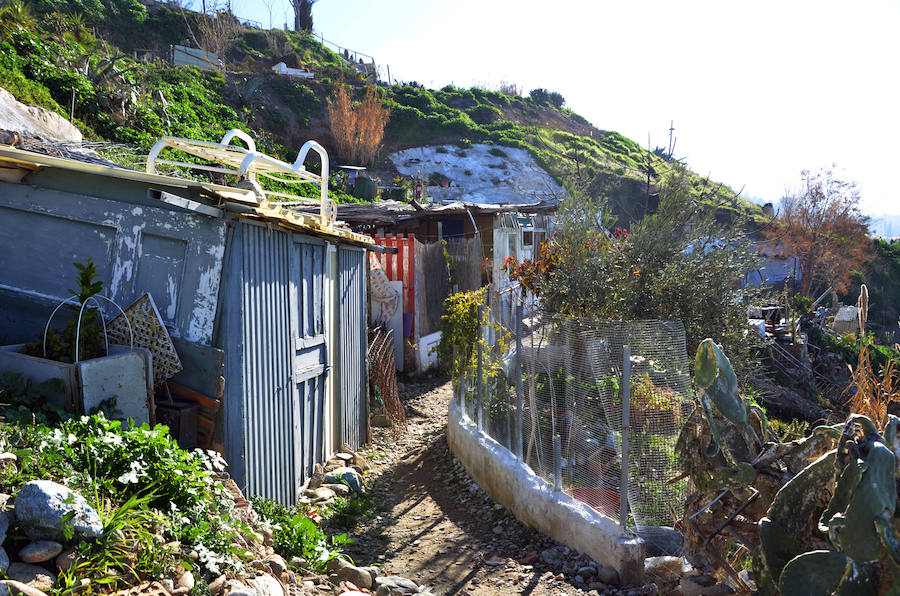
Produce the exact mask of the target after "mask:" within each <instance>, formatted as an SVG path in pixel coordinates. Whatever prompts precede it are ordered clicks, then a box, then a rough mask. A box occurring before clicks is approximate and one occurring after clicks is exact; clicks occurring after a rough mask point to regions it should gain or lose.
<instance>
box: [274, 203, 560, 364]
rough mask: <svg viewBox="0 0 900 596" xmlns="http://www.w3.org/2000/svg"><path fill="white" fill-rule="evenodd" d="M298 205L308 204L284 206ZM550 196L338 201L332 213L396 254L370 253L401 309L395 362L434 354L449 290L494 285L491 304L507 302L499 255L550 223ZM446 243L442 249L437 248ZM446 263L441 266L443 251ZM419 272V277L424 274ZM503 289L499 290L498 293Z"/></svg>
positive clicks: (517, 251) (523, 251) (531, 246)
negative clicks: (512, 200)
mask: <svg viewBox="0 0 900 596" xmlns="http://www.w3.org/2000/svg"><path fill="white" fill-rule="evenodd" d="M292 208H293V209H294V210H295V211H297V212H300V213H308V212H311V210H312V209H313V207H310V206H296V207H292ZM556 208H557V203H556V201H553V200H550V201H541V202H536V203H529V204H487V203H472V202H463V201H450V202H448V203H446V204H441V203H426V204H424V205H420V204H418V203H415V204H411V203H405V202H401V201H380V202H376V203H369V204H346V205H339V206H338V212H337V218H338V220H339V221H341V222H342V223H346V224H347V225H348V226H349V227H350V228H351V229H353V230H356V231H357V232H360V233H366V234H370V235H372V237H373V238H374V241H375V243H376V244H378V245H379V246H386V247H389V248H396V249H397V251H398V254H397V255H396V257H394V256H392V255H390V254H385V255H377V256H378V261H379V263H378V265H379V266H380V268H381V269H382V270H383V271H384V273H385V274H386V276H387V278H388V279H389V280H391V281H392V282H397V284H398V285H399V284H401V283H402V288H398V289H399V291H400V292H401V295H400V297H399V298H400V299H399V304H400V305H402V307H401V313H400V315H401V317H400V318H399V323H398V324H397V326H396V328H395V329H394V331H395V334H394V335H395V337H402V338H405V341H406V345H405V347H406V349H401V348H400V347H398V348H397V357H396V361H397V363H398V365H403V361H404V360H405V361H406V366H408V367H412V368H423V367H425V366H428V365H429V364H431V363H433V362H434V357H433V354H430V350H431V348H432V347H433V346H434V345H436V343H437V342H438V341H439V340H440V334H439V333H438V330H439V328H440V316H441V311H442V307H443V303H444V299H445V298H446V297H447V296H448V295H449V294H450V293H452V292H455V291H470V290H476V289H478V288H480V287H483V286H485V285H494V286H496V288H497V290H498V292H496V294H497V295H502V296H505V297H506V299H505V302H503V304H497V305H495V306H496V307H497V308H498V310H497V311H496V312H498V313H500V312H501V310H499V309H500V308H501V307H502V308H503V312H506V313H507V315H504V316H505V317H506V316H508V311H509V308H510V304H511V302H510V298H509V296H510V294H509V291H511V290H512V289H515V288H518V284H516V283H511V282H510V280H509V277H508V275H507V274H506V272H505V271H504V269H503V263H504V261H505V259H506V258H507V257H511V258H513V259H515V260H517V261H521V260H523V259H525V258H531V257H532V256H533V255H534V254H536V252H537V250H538V248H539V247H540V245H541V243H542V242H544V241H545V240H546V239H547V238H549V235H550V233H551V232H552V229H553V223H554V214H555V212H556ZM445 251H446V254H445ZM447 257H449V258H450V261H451V262H452V263H453V265H452V266H453V271H452V272H451V271H449V269H448V259H447ZM425 280H427V282H426V281H425ZM503 290H506V292H505V293H503Z"/></svg>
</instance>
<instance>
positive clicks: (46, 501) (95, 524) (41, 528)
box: [15, 480, 103, 540]
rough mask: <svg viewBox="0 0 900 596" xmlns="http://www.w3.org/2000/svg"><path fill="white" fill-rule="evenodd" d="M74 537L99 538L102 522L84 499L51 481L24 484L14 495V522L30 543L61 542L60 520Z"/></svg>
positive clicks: (61, 527) (61, 528)
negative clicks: (66, 520) (70, 530)
mask: <svg viewBox="0 0 900 596" xmlns="http://www.w3.org/2000/svg"><path fill="white" fill-rule="evenodd" d="M73 511H74V512H75V514H74V517H72V518H71V519H70V520H69V521H68V522H67V523H68V525H69V527H71V528H72V529H73V530H74V531H75V534H76V535H77V536H84V537H85V538H99V537H100V535H101V534H102V533H103V522H101V521H100V516H99V515H97V512H96V511H94V508H93V507H91V506H90V505H88V504H87V501H85V500H84V497H82V496H81V495H79V494H78V493H76V492H74V491H72V490H69V489H68V488H66V487H65V486H63V485H61V484H57V483H55V482H51V481H50V480H32V481H31V482H27V483H26V484H25V485H24V486H23V487H22V488H21V489H20V490H19V493H18V494H17V495H16V509H15V512H16V519H17V520H18V522H19V525H20V526H21V527H22V529H23V530H24V531H25V534H27V535H28V537H29V538H31V539H32V540H44V539H51V540H52V539H55V540H62V539H63V525H64V523H63V518H64V517H66V515H67V514H69V513H70V512H73Z"/></svg>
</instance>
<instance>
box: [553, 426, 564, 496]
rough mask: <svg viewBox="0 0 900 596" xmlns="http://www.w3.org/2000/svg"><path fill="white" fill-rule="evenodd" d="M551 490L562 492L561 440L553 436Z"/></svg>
mask: <svg viewBox="0 0 900 596" xmlns="http://www.w3.org/2000/svg"><path fill="white" fill-rule="evenodd" d="M553 490H555V491H557V492H559V491H561V490H562V439H561V438H560V437H559V435H558V434H556V435H553Z"/></svg>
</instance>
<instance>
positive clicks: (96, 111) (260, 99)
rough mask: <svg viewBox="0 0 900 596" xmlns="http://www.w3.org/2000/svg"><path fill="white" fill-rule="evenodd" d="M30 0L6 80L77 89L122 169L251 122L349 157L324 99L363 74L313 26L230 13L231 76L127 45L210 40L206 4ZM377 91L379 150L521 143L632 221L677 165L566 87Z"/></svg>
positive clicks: (65, 101) (274, 147)
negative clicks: (590, 118)
mask: <svg viewBox="0 0 900 596" xmlns="http://www.w3.org/2000/svg"><path fill="white" fill-rule="evenodd" d="M15 2H16V0H11V2H10V4H11V3H15ZM23 6H24V11H20V12H24V15H25V16H24V17H22V16H21V14H20V15H19V16H16V17H11V16H10V15H9V14H7V15H4V16H2V17H0V21H2V24H3V30H4V31H5V32H6V35H5V40H4V41H3V42H0V86H2V87H4V88H6V89H7V90H8V91H10V92H11V93H12V94H13V95H14V96H15V97H16V98H17V99H18V100H20V101H22V102H25V103H29V104H35V105H39V106H41V107H45V108H47V109H50V110H52V111H55V112H57V113H59V114H62V115H64V116H66V117H68V116H69V108H70V106H71V102H72V100H73V97H72V96H73V94H74V110H73V113H74V121H75V124H76V125H78V126H79V128H81V129H82V132H83V133H84V134H85V136H86V137H87V138H90V139H95V140H102V141H110V142H114V143H124V144H128V145H130V146H133V147H134V150H133V151H131V152H129V151H125V152H121V151H120V152H118V153H117V157H116V159H117V160H118V161H120V162H122V163H123V164H124V165H130V166H133V167H140V163H141V159H142V158H139V157H135V155H143V154H145V153H146V151H147V150H148V149H149V147H150V146H151V144H152V143H153V142H154V141H155V140H156V139H158V138H159V137H161V136H164V135H173V136H180V137H191V138H196V139H200V140H217V139H219V138H221V136H222V135H223V134H224V133H225V132H226V131H227V130H229V129H231V128H238V129H241V130H245V131H247V132H250V133H251V134H253V135H254V136H255V137H256V138H257V139H258V145H259V146H260V148H261V150H263V151H265V152H267V153H270V154H272V155H276V156H278V157H280V158H281V159H284V160H285V161H289V162H290V161H293V159H294V157H295V156H296V153H295V151H296V150H297V148H298V147H299V146H300V144H302V143H303V142H304V141H305V140H306V139H307V138H316V139H318V140H320V141H321V142H323V143H324V144H325V146H326V148H328V149H329V150H331V151H332V153H333V159H334V160H335V161H338V160H340V159H342V158H344V157H345V156H341V155H337V154H336V153H334V152H333V147H334V144H333V142H332V139H331V137H330V133H329V132H328V121H327V116H326V114H325V106H326V101H327V99H328V98H329V97H331V96H332V95H333V93H334V85H335V84H337V83H338V82H346V83H349V84H351V85H352V86H353V87H354V88H355V94H356V98H357V99H359V98H360V97H361V95H362V92H363V81H362V79H361V78H360V76H359V75H358V73H357V72H356V71H355V70H354V69H353V68H352V67H351V66H350V65H349V64H348V63H347V62H346V61H345V60H344V59H343V58H342V57H341V56H339V55H338V54H335V53H334V52H332V51H330V50H328V49H327V48H325V47H324V46H322V45H321V44H320V43H318V41H316V39H315V38H313V37H311V36H309V35H307V34H303V33H299V32H292V31H288V32H285V31H277V30H274V31H260V30H256V29H251V28H248V27H244V26H242V25H240V23H238V22H237V20H236V19H234V17H231V16H229V15H220V16H219V17H218V18H219V19H222V23H221V24H222V25H223V27H225V26H227V27H225V28H226V29H227V30H228V31H229V35H230V36H231V39H232V41H231V42H230V44H229V45H228V46H227V50H226V51H225V55H224V56H223V57H224V59H225V61H226V62H227V63H228V65H229V66H228V70H227V72H226V73H224V74H222V73H218V72H203V71H199V70H197V69H194V68H186V67H172V66H169V65H168V64H167V63H165V62H164V61H161V60H159V59H156V60H155V61H149V62H145V61H142V60H136V59H134V58H132V57H131V55H130V54H131V52H132V51H134V50H136V49H141V50H152V51H154V52H155V55H157V56H164V55H166V52H167V51H168V48H169V46H170V44H173V43H180V42H182V41H183V40H186V39H187V40H194V41H196V40H197V39H200V38H202V35H203V31H202V28H201V27H200V26H199V21H200V20H201V17H200V15H198V14H197V13H194V12H190V11H180V10H173V9H172V8H169V7H167V6H166V5H162V4H152V5H149V6H146V7H145V6H144V5H142V4H140V3H139V2H137V0H35V1H34V2H32V3H30V4H27V5H23ZM89 26H90V27H93V29H94V31H96V32H97V34H98V38H96V39H95V38H94V36H93V35H92V33H91V32H90V31H89V29H88V27H89ZM277 60H283V61H285V62H286V63H287V64H288V66H291V67H303V68H308V69H311V70H313V71H314V72H315V73H316V80H315V81H305V80H304V81H302V82H298V81H296V80H291V79H287V78H285V77H281V76H279V75H276V74H274V73H272V72H271V68H270V67H271V64H272V63H273V62H275V61H277ZM380 96H381V97H382V99H383V100H384V101H386V102H388V103H390V104H391V119H390V122H389V124H388V127H387V130H386V134H385V138H384V148H383V154H385V153H387V152H389V151H393V150H396V149H401V148H405V147H410V146H417V145H429V144H439V143H448V142H450V143H452V142H457V143H460V144H461V145H466V144H470V143H472V142H478V143H488V144H495V145H498V146H504V147H517V148H521V149H524V150H526V151H528V152H529V153H531V155H533V156H534V158H535V160H536V161H537V163H538V164H539V165H540V166H541V167H543V168H544V169H545V170H546V171H547V172H548V173H550V174H551V175H552V176H554V177H555V178H556V179H557V180H558V181H560V182H570V181H571V180H572V179H573V178H575V179H577V180H578V181H579V183H580V184H581V185H582V186H586V187H587V190H588V192H589V193H591V194H601V193H604V194H608V195H610V196H612V197H614V199H613V201H612V206H613V207H614V208H616V215H617V216H618V217H619V220H620V221H623V222H627V221H632V220H634V219H637V218H638V215H639V214H638V213H633V212H632V211H633V210H632V209H631V208H630V206H632V205H634V204H636V203H637V202H640V203H641V204H643V202H644V201H645V200H646V195H647V189H646V181H647V177H648V171H649V176H650V181H651V183H652V184H654V185H655V184H656V183H658V182H659V181H660V180H661V176H662V175H663V174H664V173H665V172H667V171H669V169H670V166H671V165H672V164H671V163H669V162H667V161H666V159H665V158H664V157H661V156H659V155H656V154H654V153H652V152H648V151H647V150H646V149H644V148H641V147H640V146H639V145H638V144H637V143H635V142H634V141H632V140H630V139H628V138H626V137H624V136H622V135H620V134H619V133H616V132H612V131H602V130H599V129H596V128H594V127H593V126H591V125H590V123H588V122H587V121H586V120H585V119H584V118H582V117H580V116H578V115H577V114H575V113H574V112H572V111H571V110H569V109H567V108H565V107H563V106H564V103H565V100H564V98H563V97H562V96H561V95H560V94H558V93H555V92H551V91H547V90H545V89H536V90H534V92H532V93H531V95H530V96H527V97H523V96H519V95H514V94H505V93H501V92H498V91H489V90H485V89H480V88H471V89H461V88H457V87H454V86H452V85H450V86H447V87H444V88H443V89H440V90H429V89H425V88H423V87H421V86H420V85H418V84H416V83H410V84H402V85H394V86H389V87H381V89H380ZM384 165H385V166H386V167H388V168H390V167H392V166H390V165H389V164H384ZM690 187H691V189H692V191H693V192H694V194H695V197H696V198H697V199H699V200H702V198H703V196H704V195H705V190H706V188H707V185H706V182H705V181H704V180H702V179H701V178H700V177H699V176H696V175H693V174H692V175H691V183H690ZM331 188H332V191H334V192H333V196H334V198H335V199H336V200H340V201H346V200H351V199H352V198H351V197H349V196H347V195H346V194H343V193H341V192H338V190H339V188H338V186H337V185H336V184H333V185H332V187H331ZM279 190H281V189H279ZM302 194H305V195H308V196H316V189H315V188H312V187H311V186H308V187H306V188H303V191H302ZM720 194H722V193H721V191H720ZM724 194H726V195H728V196H729V198H730V201H729V203H730V204H726V206H725V210H726V211H728V210H729V209H730V210H740V211H749V212H751V213H752V212H755V211H758V208H757V207H755V206H752V205H750V204H748V203H746V202H745V201H743V199H740V198H739V197H736V196H735V195H734V193H733V192H725V193H724Z"/></svg>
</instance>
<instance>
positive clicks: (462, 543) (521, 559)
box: [348, 377, 655, 595]
mask: <svg viewBox="0 0 900 596" xmlns="http://www.w3.org/2000/svg"><path fill="white" fill-rule="evenodd" d="M400 391H401V400H402V401H403V402H404V405H405V407H406V414H407V417H408V421H409V423H408V426H407V428H406V430H405V432H402V433H398V434H395V433H393V432H392V431H391V430H388V429H373V435H374V437H373V441H372V447H371V449H370V450H369V451H367V454H368V456H369V458H370V460H371V461H372V463H373V464H374V465H373V470H372V471H371V472H370V473H369V476H368V477H369V478H372V479H373V484H372V488H371V492H372V494H373V496H374V499H373V501H374V502H375V503H376V504H377V507H376V510H375V511H373V512H372V513H371V516H370V517H368V518H365V519H362V520H360V525H359V526H358V527H357V528H356V530H354V531H353V535H354V537H355V538H356V544H354V545H352V546H350V548H349V549H348V553H349V554H350V555H351V556H352V557H353V559H354V561H355V563H356V564H357V565H370V564H375V565H382V566H383V568H384V570H385V572H386V573H388V574H395V575H400V576H403V577H409V578H410V579H412V580H414V581H415V582H417V583H418V584H420V585H424V586H427V587H429V588H431V590H432V591H433V592H434V593H436V594H471V595H476V594H478V595H481V594H485V595H493V594H498V595H499V594H529V595H531V594H533V595H544V594H547V595H549V594H583V593H585V592H588V593H592V594H613V593H618V590H615V589H614V588H612V586H608V587H607V586H606V585H605V584H602V583H599V578H598V577H596V575H597V573H598V572H599V573H600V575H601V576H602V571H598V568H597V566H596V564H594V563H592V562H591V561H589V560H588V559H587V558H585V557H582V556H579V555H578V554H577V553H574V552H569V549H568V548H566V547H563V546H561V545H556V544H555V543H554V542H553V541H551V540H550V539H548V538H546V537H544V536H542V535H541V534H539V533H538V532H536V531H534V530H532V529H530V528H528V527H527V526H524V525H523V524H521V523H519V522H518V521H517V520H516V519H515V518H514V517H512V516H511V515H509V514H508V513H507V512H506V510H505V509H504V508H503V507H502V506H501V505H498V504H495V503H494V502H493V501H492V500H491V499H490V498H489V497H488V496H487V495H485V493H484V492H483V491H482V490H481V489H480V488H479V487H478V486H477V484H475V483H474V482H473V481H472V480H471V479H470V478H469V476H468V474H467V473H466V472H465V469H464V468H463V467H462V465H461V464H460V463H459V462H457V461H456V459H455V458H454V457H453V456H452V455H451V454H450V451H449V448H448V446H447V439H446V430H445V429H446V422H447V407H448V404H449V401H450V397H451V386H450V383H449V381H448V380H447V379H446V378H445V377H440V378H432V379H422V380H419V381H414V382H406V383H402V384H401V386H400ZM591 565H593V567H591ZM592 574H593V575H592ZM576 586H577V587H576ZM654 587H655V586H654ZM622 593H623V594H624V593H629V594H632V595H634V594H641V593H643V594H649V593H655V591H651V590H647V589H644V590H623V591H622Z"/></svg>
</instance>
